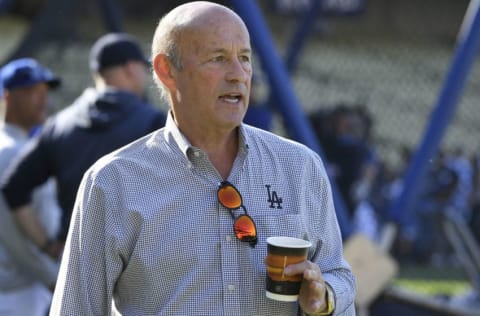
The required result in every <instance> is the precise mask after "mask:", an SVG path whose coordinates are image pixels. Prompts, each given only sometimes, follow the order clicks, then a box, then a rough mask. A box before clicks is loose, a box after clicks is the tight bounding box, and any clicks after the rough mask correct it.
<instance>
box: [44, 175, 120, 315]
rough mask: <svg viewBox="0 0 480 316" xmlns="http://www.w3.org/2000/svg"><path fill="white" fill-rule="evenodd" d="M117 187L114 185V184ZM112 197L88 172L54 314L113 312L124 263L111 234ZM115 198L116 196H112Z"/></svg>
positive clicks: (74, 211) (62, 267)
mask: <svg viewBox="0 0 480 316" xmlns="http://www.w3.org/2000/svg"><path fill="white" fill-rule="evenodd" d="M112 186H113V185H112ZM110 198H111V196H110V194H109V192H106V190H105V189H103V188H102V186H101V185H98V184H97V183H96V179H95V176H94V172H92V171H91V170H89V171H87V173H86V174H85V176H84V178H83V179H82V182H81V184H80V188H79V191H78V194H77V199H76V202H75V206H74V210H73V214H72V219H71V222H70V228H69V233H68V237H67V241H66V244H65V250H64V254H63V258H62V263H61V266H60V272H59V276H58V281H57V285H56V287H55V293H54V297H53V301H52V306H51V313H50V315H110V313H111V312H112V308H113V306H112V298H113V288H114V285H115V283H116V279H117V278H118V276H119V275H120V273H121V271H122V269H123V266H122V260H121V259H120V258H119V257H117V256H116V255H115V253H116V251H115V249H116V244H115V243H116V242H115V240H114V239H113V238H109V237H107V235H108V234H107V232H106V231H107V229H106V226H107V225H110V224H109V223H107V221H106V212H107V209H108V208H109V206H108V201H107V199H108V200H110ZM112 199H114V198H112Z"/></svg>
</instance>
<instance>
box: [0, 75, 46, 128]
mask: <svg viewBox="0 0 480 316" xmlns="http://www.w3.org/2000/svg"><path fill="white" fill-rule="evenodd" d="M47 98H48V85H47V84H46V83H43V82H41V83H37V84H34V85H32V86H29V87H25V88H16V89H12V90H10V91H9V92H8V109H7V111H9V112H10V111H11V112H12V113H10V114H9V116H11V117H14V118H15V123H16V124H18V125H20V126H22V127H24V128H26V129H30V128H32V127H34V126H35V125H38V124H41V123H43V122H44V121H45V119H46V116H47V103H48V102H47V101H48V100H47Z"/></svg>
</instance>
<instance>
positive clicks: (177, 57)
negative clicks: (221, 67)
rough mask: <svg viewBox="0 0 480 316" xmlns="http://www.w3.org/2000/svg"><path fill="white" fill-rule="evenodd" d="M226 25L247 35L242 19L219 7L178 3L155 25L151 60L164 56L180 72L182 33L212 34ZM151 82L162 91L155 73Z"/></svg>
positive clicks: (196, 2) (195, 3) (195, 2)
mask: <svg viewBox="0 0 480 316" xmlns="http://www.w3.org/2000/svg"><path fill="white" fill-rule="evenodd" d="M229 23H230V24H231V23H235V24H238V26H237V27H239V28H241V29H243V30H242V31H243V32H245V34H246V35H247V36H249V35H248V30H247V27H246V26H245V23H244V22H243V21H242V19H241V18H240V17H239V16H238V15H237V14H236V13H235V12H234V11H232V10H231V9H229V8H227V7H225V6H223V5H220V4H217V3H212V2H208V1H194V2H189V3H185V4H182V5H180V6H178V7H176V8H174V9H173V10H171V11H170V12H169V13H167V14H166V15H165V16H164V17H163V18H162V19H161V20H160V22H159V23H158V26H157V28H156V30H155V34H154V36H153V41H152V52H151V53H152V56H151V60H155V57H156V56H157V55H158V54H165V55H166V56H168V59H169V60H170V63H171V64H172V66H173V67H175V68H176V69H177V70H181V69H182V43H183V42H184V39H185V38H186V34H188V35H191V34H192V33H201V32H213V31H215V30H218V29H221V28H223V27H224V26H225V25H226V24H229ZM154 80H155V82H157V84H158V85H159V86H160V88H163V87H162V85H161V83H160V82H159V80H158V78H156V76H155V74H154Z"/></svg>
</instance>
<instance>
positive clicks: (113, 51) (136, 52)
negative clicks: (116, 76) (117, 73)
mask: <svg viewBox="0 0 480 316" xmlns="http://www.w3.org/2000/svg"><path fill="white" fill-rule="evenodd" d="M128 61H140V62H144V63H145V64H146V65H150V62H149V61H148V59H147V58H146V57H145V55H144V53H143V52H142V49H141V48H140V45H139V44H138V43H137V41H136V40H135V38H134V37H133V36H131V35H130V34H126V33H108V34H106V35H103V36H102V37H100V38H99V39H98V40H97V41H96V42H95V44H93V46H92V49H91V50H90V61H89V64H90V70H91V71H92V72H98V71H101V70H104V69H107V68H109V67H113V66H120V65H123V64H126V63H127V62H128Z"/></svg>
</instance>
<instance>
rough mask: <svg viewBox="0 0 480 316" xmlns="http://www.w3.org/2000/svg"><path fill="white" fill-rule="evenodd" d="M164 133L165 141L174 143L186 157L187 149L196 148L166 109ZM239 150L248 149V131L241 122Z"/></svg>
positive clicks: (244, 151)
mask: <svg viewBox="0 0 480 316" xmlns="http://www.w3.org/2000/svg"><path fill="white" fill-rule="evenodd" d="M165 135H166V139H167V142H168V143H169V144H171V145H176V147H178V148H179V149H180V151H181V152H182V154H183V155H184V156H185V157H187V159H188V151H189V150H198V149H197V148H195V147H194V146H192V144H190V142H189V141H188V140H187V138H186V137H185V135H183V133H182V132H181V131H180V129H179V128H178V126H177V124H176V123H175V120H174V119H173V113H172V111H171V110H170V111H168V115H167V121H166V123H165ZM238 135H239V145H238V146H239V150H238V153H239V154H240V153H246V152H247V151H248V133H247V131H246V129H245V126H244V124H243V123H242V124H241V125H240V126H239V133H238Z"/></svg>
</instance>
